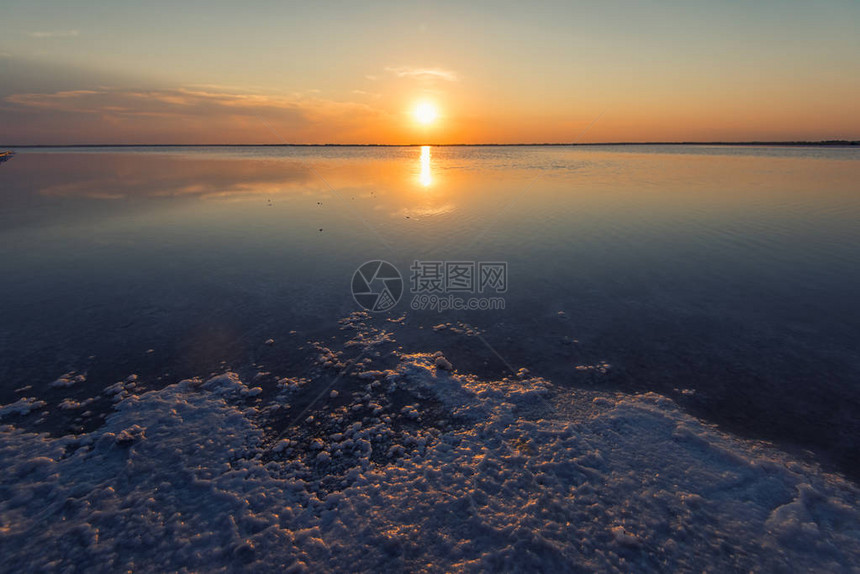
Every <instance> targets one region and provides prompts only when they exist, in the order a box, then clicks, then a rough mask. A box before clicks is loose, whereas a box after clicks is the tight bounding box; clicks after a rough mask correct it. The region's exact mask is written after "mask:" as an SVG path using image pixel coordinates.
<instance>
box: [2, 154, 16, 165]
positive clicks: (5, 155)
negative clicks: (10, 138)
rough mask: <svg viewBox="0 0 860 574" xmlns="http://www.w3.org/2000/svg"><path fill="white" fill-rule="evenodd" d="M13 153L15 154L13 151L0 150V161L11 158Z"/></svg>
mask: <svg viewBox="0 0 860 574" xmlns="http://www.w3.org/2000/svg"><path fill="white" fill-rule="evenodd" d="M13 155H15V152H14V151H0V163H3V162H4V161H6V160H7V159H12V156H13Z"/></svg>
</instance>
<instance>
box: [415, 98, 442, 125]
mask: <svg viewBox="0 0 860 574" xmlns="http://www.w3.org/2000/svg"><path fill="white" fill-rule="evenodd" d="M412 115H413V116H415V121H417V122H418V123H419V124H422V125H425V126H429V125H430V124H432V123H433V122H435V121H436V118H438V117H439V112H438V111H437V110H436V106H434V105H433V104H431V103H430V102H421V103H420V104H418V105H417V106H415V110H414V111H413V112H412Z"/></svg>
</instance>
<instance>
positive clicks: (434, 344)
mask: <svg viewBox="0 0 860 574" xmlns="http://www.w3.org/2000/svg"><path fill="white" fill-rule="evenodd" d="M857 181H860V150H857V149H850V148H764V147H763V148H758V147H707V146H671V147H670V146H629V147H600V146H582V147H561V146H558V147H522V148H520V147H474V148H473V147H442V148H436V147H434V148H432V149H429V148H428V149H422V148H417V147H403V148H388V147H386V148H350V147H308V148H285V147H241V148H227V147H218V148H114V149H110V148H88V149H75V150H70V149H38V150H36V149H21V150H18V154H17V155H16V156H15V157H14V158H13V159H12V160H11V161H8V162H6V163H4V164H2V165H0V273H2V274H3V277H4V278H5V280H4V281H2V282H0V317H2V320H0V381H2V383H0V403H8V402H13V401H15V400H16V399H17V398H18V397H20V396H21V393H20V392H16V391H15V390H16V389H19V388H21V387H25V386H27V385H31V389H30V390H28V391H26V393H27V394H29V395H35V396H39V397H43V396H44V398H45V400H47V401H48V402H49V404H51V401H52V400H55V401H58V400H59V398H60V397H59V395H55V394H52V393H56V391H54V390H52V389H51V387H49V384H50V383H51V382H52V381H54V380H56V379H57V378H58V377H59V376H61V375H63V374H64V373H68V372H71V371H74V372H76V373H85V376H86V383H85V384H82V385H79V386H77V387H75V391H74V392H75V393H77V394H78V395H79V396H80V397H84V396H87V395H93V394H96V393H98V392H100V391H101V390H102V389H103V388H104V387H105V386H107V385H109V384H112V383H114V382H115V381H117V380H120V379H122V378H125V377H126V376H127V375H128V374H130V373H136V374H138V375H139V376H140V378H141V379H142V380H146V381H149V383H150V384H151V385H154V386H157V385H158V384H161V383H163V384H167V383H169V382H175V381H176V380H178V379H179V378H181V377H188V376H196V375H206V374H208V373H211V372H214V371H218V370H219V369H223V368H224V367H225V366H229V367H232V368H234V369H236V370H239V371H241V370H242V369H245V370H254V369H257V368H260V369H262V368H265V369H267V370H274V369H276V368H288V367H291V368H292V369H293V374H299V373H300V372H301V368H302V364H303V363H302V361H304V360H305V359H306V355H307V351H305V350H304V349H302V347H303V345H304V344H305V342H306V341H307V340H308V339H311V338H315V339H318V340H321V341H324V340H327V339H330V338H331V337H334V336H337V335H338V333H339V327H340V326H339V324H338V320H339V319H340V318H341V317H343V316H344V315H346V314H348V313H350V312H351V311H354V310H357V309H359V306H358V304H357V303H356V302H355V301H354V299H353V297H352V294H351V292H350V286H351V280H352V277H353V273H354V272H355V270H356V269H357V268H358V267H359V266H360V265H361V264H362V263H364V262H365V261H368V260H375V259H382V260H386V261H389V262H391V263H392V264H393V265H395V266H396V267H397V268H398V269H399V270H400V273H401V274H402V275H403V277H404V279H405V280H406V284H407V292H406V294H405V295H404V297H403V299H402V300H401V301H400V302H399V303H398V305H397V306H395V307H394V308H393V309H392V310H391V311H390V312H389V315H390V317H391V318H392V319H399V318H400V317H402V316H403V314H404V313H405V314H406V319H405V320H404V321H403V322H401V323H391V325H392V329H395V328H396V329H397V330H398V341H399V342H400V343H402V344H403V345H404V346H405V347H407V348H408V349H416V350H427V351H433V350H437V349H443V350H444V351H445V355H446V356H447V357H449V358H450V359H451V360H452V362H453V363H454V365H455V367H457V368H458V369H459V368H461V367H462V368H463V370H464V371H466V372H475V373H480V374H482V375H486V376H492V377H496V376H501V375H505V374H508V373H507V371H509V370H518V369H520V368H523V367H525V368H528V369H529V370H530V371H531V372H532V373H533V374H537V375H540V376H543V377H545V378H547V379H549V380H550V381H552V382H553V383H555V384H557V385H568V386H574V387H584V386H587V387H589V388H600V389H618V390H623V391H634V390H635V391H642V390H652V391H657V392H660V393H662V394H666V395H669V396H671V397H673V398H675V399H676V400H677V401H678V402H679V403H681V404H682V405H683V406H684V407H686V408H688V409H689V410H690V411H691V412H693V413H695V414H697V415H701V416H705V417H706V418H707V419H708V420H711V421H714V422H717V423H720V424H721V425H723V426H724V427H725V428H727V429H729V430H732V431H735V432H739V433H742V434H744V435H748V436H753V437H759V438H765V439H770V440H774V441H776V442H778V443H779V444H780V445H782V446H784V447H785V448H789V449H793V448H806V449H810V450H812V451H813V452H814V453H815V454H816V456H817V457H818V458H819V459H820V460H821V461H822V462H824V463H825V464H828V465H831V466H832V467H833V468H836V469H838V470H842V471H844V472H846V473H848V474H849V475H851V476H853V477H855V478H856V477H858V476H860V456H858V446H857V444H856V437H857V436H860V423H858V421H860V416H858V415H860V354H858V352H857V349H858V348H860V344H858V343H860V302H858V299H857V293H860V265H858V264H859V263H860V226H858V225H857V221H858V220H860V193H858V190H857V184H856V182H857ZM414 260H421V261H474V262H506V263H507V269H508V283H509V285H508V289H507V292H506V293H504V294H501V296H502V298H503V299H504V306H505V308H504V309H503V310H494V311H482V310H474V311H447V312H443V313H439V312H436V311H432V310H423V311H414V310H412V309H411V308H410V301H411V295H412V294H411V293H409V292H408V289H409V278H410V277H409V276H410V271H409V269H410V265H411V264H412V262H413V261H414ZM559 312H562V315H560V314H559ZM458 322H463V323H466V324H468V325H470V326H473V327H475V328H477V329H479V330H480V332H481V333H482V334H481V335H480V336H468V335H467V334H465V333H458V332H456V331H459V329H455V330H454V331H452V330H451V329H440V330H433V329H432V327H433V326H435V325H439V324H456V323H458ZM270 338H271V339H273V340H274V345H272V346H270V345H266V344H265V341H266V340H267V339H270ZM577 367H579V368H577ZM588 367H597V368H588ZM64 396H65V395H64ZM50 410H55V409H50ZM58 416H59V415H58ZM67 423H70V421H66V420H62V421H54V422H51V421H47V422H45V423H42V424H43V425H47V426H49V427H50V426H51V425H60V424H67ZM57 428H59V427H57ZM52 430H55V429H53V427H52Z"/></svg>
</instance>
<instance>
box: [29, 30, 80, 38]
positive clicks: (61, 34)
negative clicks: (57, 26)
mask: <svg viewBox="0 0 860 574" xmlns="http://www.w3.org/2000/svg"><path fill="white" fill-rule="evenodd" d="M80 35H81V33H80V32H79V31H78V30H53V31H50V32H30V37H31V38H74V37H76V36H80Z"/></svg>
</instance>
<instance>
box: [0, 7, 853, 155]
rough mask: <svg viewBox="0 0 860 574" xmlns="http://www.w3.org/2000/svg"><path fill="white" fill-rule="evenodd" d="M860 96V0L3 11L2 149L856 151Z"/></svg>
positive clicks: (0, 43) (0, 62) (0, 51)
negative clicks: (425, 108)
mask: <svg viewBox="0 0 860 574" xmlns="http://www.w3.org/2000/svg"><path fill="white" fill-rule="evenodd" d="M858 93H860V2H858V1H857V0H832V1H827V2H824V1H809V0H807V1H795V0H760V1H759V2H755V3H751V2H746V1H734V0H731V1H723V2H714V1H710V2H703V1H698V0H687V1H672V0H666V1H661V2H656V1H651V2H649V1H639V2H622V1H611V0H610V1H606V2H577V1H574V0H569V1H565V2H550V1H545V2H531V3H527V2H507V1H496V2H485V1H472V2H445V1H442V2H438V1H437V2H427V1H425V2H410V1H407V0H400V1H397V2H377V1H366V2H348V1H320V2H284V1H256V2H255V1H245V2H236V1H229V2H222V1H208V2H203V1H200V0H187V1H184V2H181V3H180V2H166V1H161V0H155V1H150V2H125V1H116V0H90V1H74V0H65V1H53V0H52V1H43V0H26V1H20V0H4V2H3V5H2V7H0V144H6V145H15V144H20V145H24V144H86V143H125V144H133V143H148V144H158V143H160V144H230V143H237V144H239V143H246V144H253V143H375V144H407V143H437V144H445V143H560V142H576V143H589V142H612V141H632V142H641V141H750V140H769V141H777V140H828V139H853V140H857V139H860V98H858V96H857V94H858ZM422 103H423V104H425V105H430V106H432V107H433V108H434V109H435V111H436V115H437V117H436V118H435V120H434V121H432V122H431V123H429V124H422V123H421V122H419V121H417V120H416V118H415V115H414V113H413V112H414V110H415V108H416V106H419V105H421V104H422Z"/></svg>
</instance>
